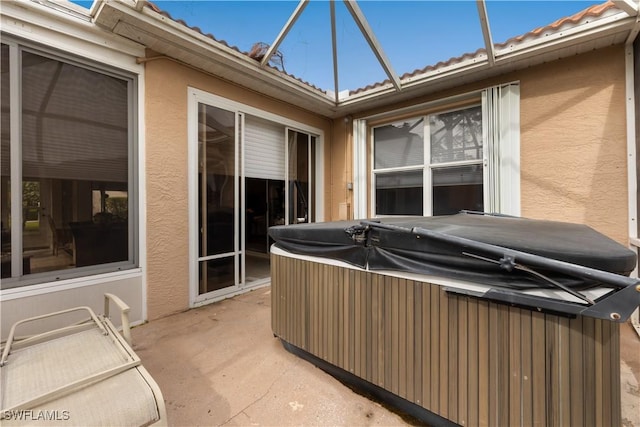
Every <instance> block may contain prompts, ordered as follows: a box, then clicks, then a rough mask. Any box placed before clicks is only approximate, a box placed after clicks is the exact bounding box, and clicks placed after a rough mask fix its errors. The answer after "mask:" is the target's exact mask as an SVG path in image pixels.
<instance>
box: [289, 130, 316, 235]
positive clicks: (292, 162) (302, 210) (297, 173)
mask: <svg viewBox="0 0 640 427" xmlns="http://www.w3.org/2000/svg"><path fill="white" fill-rule="evenodd" d="M288 139H289V141H288V144H289V165H288V167H289V170H288V172H289V224H299V223H304V222H309V203H310V202H311V201H310V199H309V167H310V165H309V145H310V144H309V135H308V134H306V133H302V132H296V131H293V130H290V131H289V136H288Z"/></svg>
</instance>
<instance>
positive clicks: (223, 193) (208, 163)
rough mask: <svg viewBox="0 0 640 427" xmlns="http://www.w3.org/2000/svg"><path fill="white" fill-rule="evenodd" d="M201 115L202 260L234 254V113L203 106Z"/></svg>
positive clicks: (199, 136)
mask: <svg viewBox="0 0 640 427" xmlns="http://www.w3.org/2000/svg"><path fill="white" fill-rule="evenodd" d="M199 111H200V114H199V118H198V120H199V135H198V150H199V154H198V156H199V158H198V164H199V168H200V169H199V171H198V178H199V184H200V187H199V194H200V209H199V214H200V218H199V220H200V230H201V232H202V236H201V241H200V256H201V257H203V256H208V255H216V254H223V253H228V252H233V251H234V250H235V240H234V238H235V222H236V218H235V186H236V179H235V163H236V160H235V113H233V112H231V111H227V110H223V109H220V108H217V107H212V106H209V105H204V104H200V106H199ZM203 218H206V221H203V220H202V219H203Z"/></svg>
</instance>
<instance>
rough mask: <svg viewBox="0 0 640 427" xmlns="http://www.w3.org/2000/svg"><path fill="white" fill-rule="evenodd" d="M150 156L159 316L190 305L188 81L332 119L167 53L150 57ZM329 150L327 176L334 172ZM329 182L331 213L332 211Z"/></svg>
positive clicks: (311, 118) (152, 305) (152, 296)
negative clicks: (244, 87) (271, 96)
mask: <svg viewBox="0 0 640 427" xmlns="http://www.w3.org/2000/svg"><path fill="white" fill-rule="evenodd" d="M145 75H146V79H145V122H146V130H145V156H146V162H145V165H146V192H147V197H146V207H147V212H146V221H147V239H146V244H147V245H146V246H147V265H146V267H147V308H148V312H147V317H148V319H149V320H153V319H156V318H159V317H163V316H166V315H168V314H171V313H175V312H178V311H183V310H186V309H187V308H188V307H189V224H188V213H189V206H188V182H187V179H188V174H189V171H188V170H187V167H188V159H187V151H188V149H187V148H188V145H187V133H188V126H187V102H188V94H187V91H188V87H194V88H197V89H200V90H203V91H206V92H209V93H212V94H215V95H217V96H221V97H225V98H227V99H231V100H233V101H236V102H241V103H243V104H246V105H251V106H252V107H256V108H260V109H263V110H266V111H269V112H271V113H274V114H278V115H281V116H284V117H288V118H289V119H291V120H295V121H297V122H300V123H305V124H307V125H309V126H312V127H316V128H319V129H322V130H323V132H324V134H325V147H326V146H328V144H329V141H330V139H331V132H330V131H331V127H330V121H328V120H326V119H323V118H321V117H319V116H317V115H314V114H312V113H309V112H306V111H303V110H300V109H297V108H292V107H291V106H288V105H286V104H284V103H281V102H278V101H275V100H273V99H270V98H266V97H263V96H260V95H258V94H256V93H254V92H250V91H247V90H244V89H242V88H239V87H237V86H234V85H232V84H229V83H227V82H225V81H222V80H220V79H217V78H215V77H213V76H211V75H208V74H205V73H202V72H199V71H197V70H195V69H192V68H188V67H185V66H183V65H181V64H178V63H176V62H174V61H171V60H168V59H164V58H153V59H151V56H150V59H149V60H148V61H147V62H146V63H145ZM328 158H329V156H328V155H325V171H324V176H330V175H331V174H330V173H329V170H328V168H329V167H330V163H329V162H328ZM329 191H330V188H329V186H328V185H326V184H325V200H326V202H325V210H326V211H327V212H326V213H325V217H328V216H329V215H330V213H329V212H330V211H331V206H330V198H329V197H327V195H328V193H329Z"/></svg>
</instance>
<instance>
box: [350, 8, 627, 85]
mask: <svg viewBox="0 0 640 427" xmlns="http://www.w3.org/2000/svg"><path fill="white" fill-rule="evenodd" d="M611 9H615V10H618V8H617V7H616V5H615V4H614V3H613V1H612V0H607V1H606V2H605V3H602V4H597V5H593V6H590V7H588V8H587V9H585V10H583V11H580V12H578V13H576V14H574V15H571V16H568V17H564V18H561V19H558V20H557V21H555V22H553V23H551V24H549V25H545V26H543V27H539V28H536V29H534V30H531V31H529V32H527V33H525V34H522V35H519V36H515V37H512V38H510V39H508V40H507V41H505V42H503V43H494V44H493V46H494V49H495V50H501V49H506V48H508V47H510V46H513V45H516V44H521V43H523V42H526V41H529V40H534V39H537V38H539V37H542V36H545V35H548V34H550V33H556V32H558V31H560V30H562V29H563V28H566V27H567V26H574V25H578V24H580V23H586V22H589V19H590V18H599V17H601V16H603V15H604V14H605V12H607V11H609V10H611ZM486 55H487V50H486V49H485V48H480V49H478V50H476V51H475V52H474V53H465V54H463V55H461V56H456V57H453V58H450V59H448V60H446V61H440V62H438V63H437V64H435V65H427V66H426V67H424V68H421V69H417V70H414V71H412V72H410V73H405V74H403V75H402V76H400V80H401V81H402V80H404V79H408V78H411V77H416V76H418V75H421V74H425V73H428V72H431V71H435V70H438V69H441V68H445V67H449V66H451V65H454V64H458V63H461V62H465V61H468V60H473V59H475V58H479V57H481V56H486ZM389 84H391V80H389V79H386V80H384V81H382V82H378V83H373V84H371V85H368V86H365V87H363V88H359V89H354V90H351V91H350V92H349V95H354V94H357V93H362V92H366V91H368V90H371V89H375V88H378V87H382V86H386V85H389Z"/></svg>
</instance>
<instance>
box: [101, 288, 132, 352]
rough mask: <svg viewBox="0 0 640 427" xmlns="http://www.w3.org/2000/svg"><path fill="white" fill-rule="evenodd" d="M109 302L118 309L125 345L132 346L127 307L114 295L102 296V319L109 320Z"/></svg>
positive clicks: (128, 309) (106, 294)
mask: <svg viewBox="0 0 640 427" xmlns="http://www.w3.org/2000/svg"><path fill="white" fill-rule="evenodd" d="M110 302H113V303H115V304H116V305H117V306H118V308H119V309H120V318H121V321H122V336H123V337H124V339H125V340H126V341H127V344H129V345H132V342H133V340H132V339H131V325H130V323H129V311H130V310H131V309H130V308H129V306H128V305H127V304H126V303H125V302H124V301H122V300H121V299H120V298H119V297H117V296H115V295H114V294H110V293H105V294H104V317H106V318H109V306H110Z"/></svg>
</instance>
